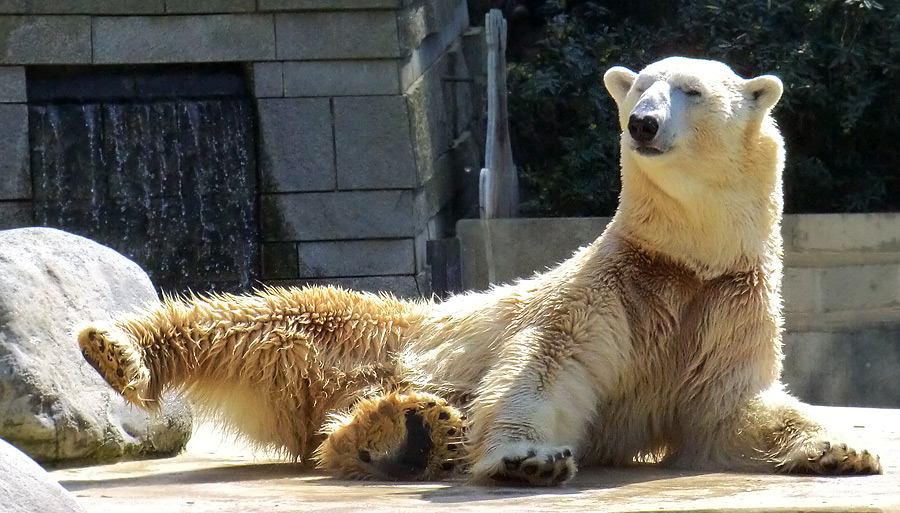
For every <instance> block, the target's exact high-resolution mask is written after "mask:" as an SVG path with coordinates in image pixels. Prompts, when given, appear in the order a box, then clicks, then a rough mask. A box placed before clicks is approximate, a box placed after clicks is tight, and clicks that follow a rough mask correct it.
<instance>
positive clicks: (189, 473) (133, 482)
mask: <svg viewBox="0 0 900 513" xmlns="http://www.w3.org/2000/svg"><path fill="white" fill-rule="evenodd" d="M816 411H817V413H818V414H819V415H820V416H821V417H822V418H823V420H824V421H825V422H826V424H827V425H829V426H836V427H837V428H839V429H842V430H844V431H845V432H847V433H848V434H850V435H851V436H855V437H862V438H864V439H867V440H868V442H867V447H869V449H870V450H875V451H876V452H878V453H879V454H880V455H881V460H882V463H883V465H884V467H885V473H884V475H881V476H864V477H819V476H791V475H769V474H732V473H699V472H679V471H673V470H664V469H658V468H654V467H635V468H617V469H615V468H598V469H582V470H581V471H580V472H579V474H578V475H577V476H576V477H575V479H574V480H572V481H571V482H570V483H567V484H566V486H563V487H559V488H526V487H494V488H489V487H476V486H471V485H469V484H467V483H465V482H463V481H444V482H435V483H386V482H379V481H365V482H363V481H342V480H337V479H331V478H328V477H325V476H322V475H320V474H317V473H316V472H314V471H309V470H304V469H301V468H298V467H297V466H296V465H293V464H290V463H284V462H283V461H282V460H278V459H274V458H271V457H267V456H266V455H265V454H256V455H254V453H253V452H252V451H251V450H250V449H249V448H248V447H247V446H246V445H245V444H243V443H234V442H233V441H232V440H231V438H230V437H227V438H226V437H223V435H222V434H221V432H220V431H217V430H216V429H215V428H213V427H211V426H209V425H201V426H200V427H199V428H198V431H197V432H196V433H195V435H194V438H193V439H192V440H191V442H190V443H189V444H188V449H187V451H186V452H185V453H184V454H182V455H180V456H178V457H176V458H171V459H168V460H155V461H143V462H129V463H119V464H115V465H104V466H98V467H89V468H82V469H69V470H57V471H54V472H52V473H51V477H53V478H55V479H57V480H59V482H60V484H62V485H63V487H65V488H66V489H68V490H69V491H70V492H71V493H73V494H74V495H75V500H76V501H77V502H78V503H79V504H80V505H81V506H82V507H83V508H84V509H86V510H87V511H89V512H91V513H107V512H108V513H120V512H121V511H122V510H123V507H124V508H125V509H127V510H128V511H129V513H159V512H160V511H171V512H176V511H192V512H197V513H206V512H213V511H216V512H222V513H226V512H242V513H244V512H246V513H261V512H266V513H269V512H272V511H303V512H310V513H313V512H322V513H324V512H333V511H342V512H355V511H360V512H367V513H380V512H391V513H394V512H401V513H404V512H409V513H429V512H446V511H454V512H468V513H482V512H483V513H504V512H521V511H554V512H594V511H615V512H623V513H636V512H662V511H669V512H672V511H681V512H689V511H693V512H712V511H720V512H735V513H736V512H744V513H751V512H772V511H777V512H780V513H794V512H797V513H799V512H806V513H816V512H820V513H821V512H829V513H837V512H879V511H898V510H900V428H898V426H900V410H878V409H862V408H818V409H817V410H816ZM126 506H127V507H126Z"/></svg>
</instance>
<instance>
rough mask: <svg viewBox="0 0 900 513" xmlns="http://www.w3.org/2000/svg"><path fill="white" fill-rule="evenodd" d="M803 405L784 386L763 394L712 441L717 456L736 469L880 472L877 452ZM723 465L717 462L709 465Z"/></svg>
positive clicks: (854, 472) (822, 472) (818, 472)
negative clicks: (852, 441)
mask: <svg viewBox="0 0 900 513" xmlns="http://www.w3.org/2000/svg"><path fill="white" fill-rule="evenodd" d="M804 406H805V405H803V404H802V403H800V402H799V401H797V400H796V399H794V398H793V397H791V396H790V395H788V394H787V393H785V392H784V391H782V390H781V389H780V387H776V388H774V389H773V390H769V391H766V392H763V393H762V394H760V395H759V396H757V397H756V398H754V399H753V400H751V401H750V402H749V403H748V404H747V406H746V408H745V409H744V410H743V411H742V412H741V414H740V415H737V416H736V417H735V418H736V419H738V422H739V424H738V425H736V426H734V425H733V426H730V428H729V430H728V432H722V435H721V437H720V439H719V440H717V441H715V442H714V443H716V444H717V448H716V451H715V452H718V453H719V454H718V457H716V458H715V459H724V460H725V461H724V462H721V463H724V466H725V467H728V468H732V469H735V470H743V469H748V470H752V469H760V468H762V469H765V468H768V469H770V470H774V471H776V472H785V473H802V474H821V475H863V474H880V473H881V472H882V466H881V459H880V458H879V457H878V455H876V454H872V453H870V452H869V451H868V450H865V449H861V448H855V447H852V446H851V445H848V443H847V441H845V440H841V439H838V438H836V437H834V436H832V435H831V434H829V433H828V431H827V429H826V428H824V427H822V426H821V425H820V424H818V423H817V422H815V421H814V420H812V419H811V418H810V417H809V416H808V415H807V414H806V413H805V412H804V411H803V409H804ZM676 465H678V463H677V462H676ZM682 466H693V467H698V466H703V465H682ZM721 466H722V465H721V464H720V463H718V462H715V463H713V465H711V466H710V467H711V468H715V467H719V468H721Z"/></svg>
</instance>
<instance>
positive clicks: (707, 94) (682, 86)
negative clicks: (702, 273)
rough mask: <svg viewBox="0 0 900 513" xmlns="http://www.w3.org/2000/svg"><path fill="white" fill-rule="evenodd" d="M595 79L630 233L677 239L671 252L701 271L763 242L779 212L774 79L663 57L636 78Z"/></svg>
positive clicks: (777, 83) (625, 74) (611, 74)
mask: <svg viewBox="0 0 900 513" xmlns="http://www.w3.org/2000/svg"><path fill="white" fill-rule="evenodd" d="M604 83H605V85H606V88H607V89H608V90H609V92H610V94H611V95H612V97H613V99H615V101H616V104H617V105H618V108H619V122H620V125H621V129H622V147H621V152H622V154H621V158H622V196H621V200H620V206H619V210H620V211H622V210H627V211H628V213H627V217H628V218H629V220H630V221H629V222H630V224H631V225H632V226H631V231H632V232H635V231H642V232H644V233H645V234H646V238H653V239H659V238H660V237H662V236H661V235H660V233H666V234H667V235H665V238H666V239H672V238H676V237H677V238H681V239H682V240H681V241H680V245H682V246H684V247H683V250H682V251H680V252H678V253H681V254H679V255H677V256H678V257H679V258H681V259H692V260H702V261H703V262H698V264H701V266H702V267H710V268H717V269H719V268H721V267H722V266H726V267H727V266H729V265H730V264H729V263H728V262H734V260H735V259H736V258H737V259H741V258H742V257H740V256H739V254H743V255H744V257H747V253H748V252H755V251H756V250H755V249H753V248H750V247H749V246H757V245H758V244H755V243H754V241H762V240H763V239H766V238H767V237H768V236H769V233H768V232H770V231H772V230H775V229H776V228H777V226H776V225H777V224H778V223H779V221H780V215H781V169H782V167H783V160H784V157H783V154H784V151H783V144H782V140H781V136H780V134H779V133H778V129H777V127H776V126H775V122H774V120H773V119H772V118H771V116H770V115H769V114H770V111H771V109H772V107H773V106H774V105H775V103H776V102H777V101H778V100H779V98H781V93H782V89H783V88H782V84H781V80H779V79H778V78H777V77H775V76H772V75H763V76H759V77H756V78H751V79H744V78H741V77H740V76H738V75H737V74H735V73H734V72H733V71H732V70H731V68H729V67H728V66H727V65H725V64H723V63H721V62H716V61H709V60H699V59H688V58H684V57H670V58H667V59H664V60H661V61H659V62H656V63H654V64H651V65H649V66H647V67H646V68H645V69H643V70H642V71H641V72H640V73H635V72H633V71H631V70H629V69H627V68H623V67H618V66H617V67H614V68H611V69H610V70H609V71H607V72H606V74H605V75H604ZM620 217H626V216H625V215H624V214H623V216H620ZM636 220H640V221H641V222H642V223H643V224H644V225H645V226H643V227H639V226H634V224H635V223H636V222H637V221H636ZM651 221H652V223H651ZM648 223H650V224H652V225H650V224H648ZM658 242H659V243H660V245H661V246H665V247H667V248H670V249H671V248H673V247H674V246H675V245H676V244H673V241H672V240H665V241H663V240H660V241H658ZM703 253H708V254H706V255H704V254H703Z"/></svg>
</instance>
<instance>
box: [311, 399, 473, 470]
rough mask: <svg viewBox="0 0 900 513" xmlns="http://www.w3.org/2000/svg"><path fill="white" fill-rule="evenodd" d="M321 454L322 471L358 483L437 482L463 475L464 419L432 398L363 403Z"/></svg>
mask: <svg viewBox="0 0 900 513" xmlns="http://www.w3.org/2000/svg"><path fill="white" fill-rule="evenodd" d="M326 431H329V433H328V438H327V439H326V440H325V442H323V443H322V445H321V446H319V449H318V450H317V451H316V459H317V460H318V462H319V467H320V468H324V469H327V470H331V471H334V472H336V473H337V474H339V475H341V476H343V477H352V478H357V479H372V478H376V479H391V480H396V479H408V480H421V479H435V478H441V477H446V476H449V475H452V474H454V473H455V472H458V471H459V470H461V467H462V461H463V457H462V453H463V445H462V433H463V419H462V417H461V415H460V414H459V411H458V410H456V409H455V408H453V407H452V406H450V405H448V404H447V402H446V401H445V400H444V399H442V398H440V397H437V396H435V395H432V394H428V393H422V392H418V393H410V394H397V393H395V394H389V395H387V396H384V397H380V398H377V399H366V400H362V401H360V402H359V403H358V404H357V405H356V406H355V407H354V409H353V411H352V412H350V414H349V415H347V416H345V417H342V418H339V419H336V420H335V421H334V422H333V423H332V424H331V426H330V427H328V428H326Z"/></svg>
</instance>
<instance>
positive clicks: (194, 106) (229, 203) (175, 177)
mask: <svg viewBox="0 0 900 513" xmlns="http://www.w3.org/2000/svg"><path fill="white" fill-rule="evenodd" d="M254 119H255V115H254V112H253V108H252V106H251V104H250V102H249V101H248V100H246V99H244V98H237V97H227V98H214V99H177V98H174V99H162V100H152V101H128V102H122V101H104V102H87V103H78V102H69V101H62V102H47V103H39V104H30V105H29V132H30V138H31V166H32V176H33V181H34V204H35V219H36V222H37V223H38V224H41V225H44V226H52V227H56V228H61V229H64V230H67V231H69V232H73V233H77V234H79V235H83V236H86V237H89V238H91V239H94V240H96V241H98V242H100V243H102V244H105V245H107V246H110V247H112V248H114V249H116V250H117V251H119V252H120V253H122V254H124V255H126V256H127V257H129V258H131V259H132V260H134V261H136V262H137V263H138V264H140V265H141V266H142V267H143V268H144V269H145V270H146V271H147V272H148V274H149V275H150V277H151V279H152V280H153V282H154V284H155V285H156V286H157V287H158V288H159V289H161V290H164V291H168V292H184V291H186V290H187V289H188V288H189V289H191V290H194V291H198V292H204V291H210V290H229V291H246V290H248V289H250V288H251V287H252V286H253V285H254V279H255V276H256V275H257V272H258V271H257V267H258V262H259V247H258V241H259V223H258V220H257V216H258V208H257V180H256V155H255V142H254V137H255V129H254Z"/></svg>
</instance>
